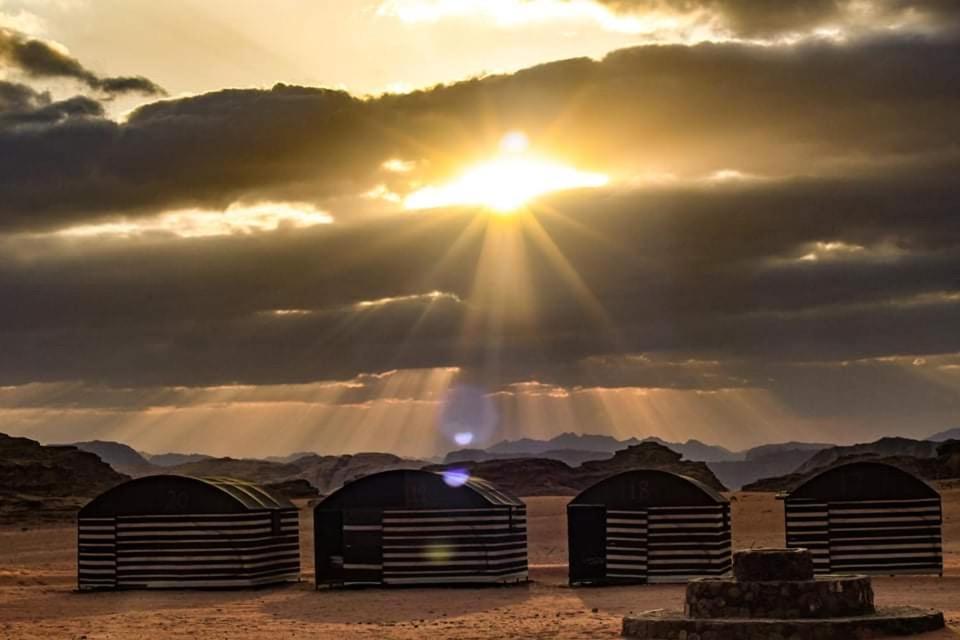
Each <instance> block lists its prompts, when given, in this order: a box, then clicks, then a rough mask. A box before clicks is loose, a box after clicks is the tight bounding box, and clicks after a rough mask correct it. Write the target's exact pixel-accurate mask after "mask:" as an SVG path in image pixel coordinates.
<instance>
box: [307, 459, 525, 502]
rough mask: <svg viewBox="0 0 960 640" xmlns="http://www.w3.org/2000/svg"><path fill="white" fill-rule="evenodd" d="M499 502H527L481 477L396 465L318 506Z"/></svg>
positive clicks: (353, 484)
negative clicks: (452, 474)
mask: <svg viewBox="0 0 960 640" xmlns="http://www.w3.org/2000/svg"><path fill="white" fill-rule="evenodd" d="M447 473H451V472H447ZM499 506H517V507H519V506H523V502H521V501H520V500H519V499H517V498H516V497H514V496H512V495H510V494H508V493H506V492H504V491H502V490H501V489H498V488H497V487H495V486H494V485H493V484H491V483H489V482H487V481H486V480H482V479H480V478H472V477H471V478H464V477H462V476H451V475H446V474H445V473H436V472H433V471H422V470H416V469H394V470H392V471H381V472H379V473H372V474H370V475H368V476H363V477H362V478H358V479H356V480H354V481H352V482H348V483H347V484H345V485H343V486H342V487H341V488H340V489H338V490H336V491H334V492H333V493H331V494H330V495H329V496H327V497H326V498H324V499H323V500H321V501H320V502H319V503H317V505H316V507H314V508H315V510H336V509H344V508H353V509H357V508H360V509H363V508H369V509H482V508H487V507H499Z"/></svg>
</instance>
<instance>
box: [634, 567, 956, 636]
mask: <svg viewBox="0 0 960 640" xmlns="http://www.w3.org/2000/svg"><path fill="white" fill-rule="evenodd" d="M733 572H734V579H722V578H721V579H717V578H702V579H699V580H694V581H691V582H690V583H688V585H687V597H686V610H685V612H684V613H685V615H683V616H681V615H679V614H670V613H667V612H648V613H647V614H643V615H640V616H628V617H626V618H624V620H623V634H624V635H625V636H628V637H632V638H645V639H649V640H653V639H656V640H761V639H766V638H789V639H790V640H831V639H836V640H840V639H843V640H849V639H851V638H868V637H874V636H876V635H886V634H896V635H909V634H914V633H924V632H927V631H932V630H935V629H941V628H943V625H944V620H943V614H942V613H940V612H938V611H929V610H921V609H914V608H911V607H902V608H900V609H896V610H885V611H880V612H877V611H876V610H875V608H874V604H873V588H872V587H871V584H870V579H869V578H868V577H866V576H821V577H817V578H815V577H814V575H813V560H812V558H811V556H810V553H809V551H807V550H806V549H752V550H749V551H739V552H737V553H735V554H734V556H733Z"/></svg>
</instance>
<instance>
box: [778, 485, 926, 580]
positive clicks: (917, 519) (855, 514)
mask: <svg viewBox="0 0 960 640" xmlns="http://www.w3.org/2000/svg"><path fill="white" fill-rule="evenodd" d="M786 513H787V546H790V547H805V548H809V549H811V550H812V551H814V569H815V570H816V571H817V572H818V573H866V574H878V575H892V574H922V573H931V574H941V573H942V572H943V543H942V540H941V527H942V522H943V514H942V511H941V504H940V500H939V499H937V498H933V499H930V498H928V499H916V500H884V501H876V500H857V501H845V502H831V503H807V504H804V503H795V502H794V501H791V500H787V502H786Z"/></svg>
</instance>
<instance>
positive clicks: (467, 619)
mask: <svg viewBox="0 0 960 640" xmlns="http://www.w3.org/2000/svg"><path fill="white" fill-rule="evenodd" d="M943 497H944V511H945V526H944V541H945V554H944V563H945V567H946V571H945V575H944V577H943V578H939V577H896V578H887V577H882V578H876V579H875V584H874V586H875V590H876V595H877V603H878V604H879V605H898V604H911V605H915V606H923V607H935V608H938V609H942V610H943V611H944V612H945V614H946V616H947V620H948V624H949V625H950V626H951V628H952V629H953V630H952V631H948V630H945V631H941V632H938V633H933V634H927V635H925V636H921V637H922V638H924V639H926V640H935V639H936V640H944V639H947V638H958V637H960V633H957V632H958V631H960V488H951V489H947V490H945V491H944V494H943ZM733 498H734V502H733V516H734V546H735V548H744V547H756V546H782V544H783V509H782V504H781V503H780V502H778V501H777V500H775V499H774V497H773V495H772V494H759V493H755V494H745V493H738V494H734V496H733ZM568 500H569V498H567V497H538V498H528V499H527V504H528V506H529V516H530V531H529V538H530V546H529V548H530V577H531V580H532V581H531V582H530V583H529V584H526V585H520V586H504V587H485V588H466V587H464V588H454V589H438V588H432V589H424V588H417V589H365V590H332V591H331V590H322V591H319V592H316V591H314V589H313V586H312V577H313V576H312V567H311V563H312V554H311V553H310V548H311V539H312V536H311V521H310V514H309V510H306V509H305V510H303V513H302V518H301V527H302V535H303V539H302V548H303V550H304V553H303V557H302V561H303V582H301V583H300V584H296V585H290V586H285V587H278V588H266V589H261V590H254V591H226V592H223V591H221V592H211V591H175V592H146V591H140V592H110V593H93V594H88V593H84V594H79V593H76V592H74V588H75V582H76V576H75V571H76V569H75V556H76V542H75V537H76V534H75V531H74V529H73V527H71V526H67V525H64V526H58V527H49V526H45V527H40V528H32V527H6V528H3V529H0V638H4V639H6V638H43V639H44V640H50V639H60V638H84V639H86V640H94V639H103V638H115V639H124V640H134V639H138V638H150V639H154V638H190V639H192V640H208V639H214V638H250V639H252V638H271V639H279V638H311V639H316V638H328V637H329V638H338V640H349V639H352V638H430V639H431V640H441V639H444V638H451V639H456V640H471V639H479V638H509V637H523V638H616V637H618V636H619V631H620V619H621V617H622V616H623V615H624V614H627V613H629V612H640V611H644V610H648V609H657V608H669V609H674V608H680V607H681V606H682V601H683V586H682V585H653V586H632V587H601V588H578V589H571V588H569V587H568V586H567V584H566V564H565V563H566V526H565V519H564V516H565V510H564V508H565V505H566V503H567V502H568Z"/></svg>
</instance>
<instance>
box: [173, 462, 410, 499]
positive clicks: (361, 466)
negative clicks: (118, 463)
mask: <svg viewBox="0 0 960 640" xmlns="http://www.w3.org/2000/svg"><path fill="white" fill-rule="evenodd" d="M424 464H425V463H424V462H423V461H420V460H406V459H404V458H400V457H398V456H395V455H392V454H389V453H358V454H355V455H341V456H318V455H317V454H308V455H304V456H300V457H298V458H296V459H295V460H293V462H272V461H270V460H258V459H252V458H250V459H236V458H204V459H201V460H196V461H194V462H187V463H185V464H180V465H176V466H174V467H166V468H164V469H162V470H161V471H162V472H163V473H181V474H184V475H190V476H225V477H229V478H237V479H238V480H247V481H248V482H254V483H256V484H259V485H263V486H264V487H269V486H273V485H280V484H283V483H291V482H293V481H297V480H304V481H306V482H308V483H310V484H311V485H312V486H313V487H315V488H316V491H319V492H320V493H321V494H327V493H330V492H331V491H334V490H336V489H339V488H340V487H342V486H343V485H344V483H347V482H350V481H351V480H355V479H356V478H359V477H360V476H365V475H368V474H371V473H375V472H377V471H387V470H389V469H419V468H420V467H422V466H423V465H424ZM293 490H296V491H297V492H299V493H302V486H301V488H297V487H296V486H294V485H289V486H288V487H287V489H286V491H287V493H288V494H289V492H290V491H293ZM297 497H303V496H299V495H298V496H297Z"/></svg>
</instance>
